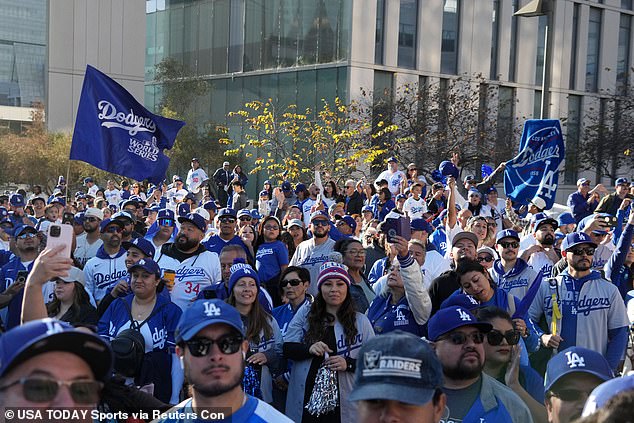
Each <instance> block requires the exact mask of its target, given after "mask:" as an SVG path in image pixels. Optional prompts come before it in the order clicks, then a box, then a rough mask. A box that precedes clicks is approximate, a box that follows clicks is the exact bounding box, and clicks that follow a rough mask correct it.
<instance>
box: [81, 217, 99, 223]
mask: <svg viewBox="0 0 634 423" xmlns="http://www.w3.org/2000/svg"><path fill="white" fill-rule="evenodd" d="M98 220H99V219H97V218H96V217H92V216H90V217H84V221H85V222H96V221H98Z"/></svg>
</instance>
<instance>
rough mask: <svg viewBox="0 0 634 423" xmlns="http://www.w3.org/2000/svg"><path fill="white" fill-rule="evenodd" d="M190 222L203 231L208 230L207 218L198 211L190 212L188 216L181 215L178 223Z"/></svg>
mask: <svg viewBox="0 0 634 423" xmlns="http://www.w3.org/2000/svg"><path fill="white" fill-rule="evenodd" d="M183 222H189V223H191V224H192V225H194V226H195V227H197V228H198V229H200V230H201V231H203V232H206V231H207V222H205V218H204V217H202V216H201V215H199V214H198V213H189V214H188V215H187V216H179V217H178V223H183Z"/></svg>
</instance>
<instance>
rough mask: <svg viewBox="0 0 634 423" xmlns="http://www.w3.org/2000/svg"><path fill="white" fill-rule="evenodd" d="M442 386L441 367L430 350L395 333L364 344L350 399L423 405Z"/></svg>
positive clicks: (408, 336) (418, 340)
mask: <svg viewBox="0 0 634 423" xmlns="http://www.w3.org/2000/svg"><path fill="white" fill-rule="evenodd" d="M442 386H443V372H442V365H441V364H440V360H439V359H438V357H437V356H436V353H435V352H434V350H433V349H432V348H431V346H430V345H429V344H428V343H427V342H425V341H423V340H422V339H421V338H419V337H417V336H416V335H413V334H411V333H408V332H403V331H400V330H397V331H393V332H389V333H387V334H385V335H381V336H376V337H374V338H372V339H369V340H367V341H366V342H364V343H363V345H362V346H361V350H360V351H359V360H358V361H357V369H356V371H355V383H354V389H353V390H352V392H351V393H350V397H349V399H350V401H362V400H394V401H400V402H404V403H407V404H413V405H424V404H426V403H428V402H429V401H431V400H432V398H433V397H434V393H435V392H436V390H437V389H440V388H442Z"/></svg>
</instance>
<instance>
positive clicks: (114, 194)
mask: <svg viewBox="0 0 634 423" xmlns="http://www.w3.org/2000/svg"><path fill="white" fill-rule="evenodd" d="M103 195H105V197H106V201H107V202H108V204H114V205H117V206H118V205H119V203H120V202H121V191H119V190H118V189H116V188H115V189H112V190H109V189H107V190H105V191H104V192H103Z"/></svg>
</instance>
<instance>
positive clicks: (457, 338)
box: [438, 332, 484, 345]
mask: <svg viewBox="0 0 634 423" xmlns="http://www.w3.org/2000/svg"><path fill="white" fill-rule="evenodd" d="M467 338H468V339H471V340H472V341H473V343H474V344H481V343H482V342H484V334H483V333H482V332H473V333H470V334H468V335H467V334H466V333H462V332H453V333H450V334H449V335H446V336H442V337H440V338H438V340H439V341H444V340H448V341H450V342H451V343H452V344H454V345H464V344H466V343H467Z"/></svg>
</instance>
